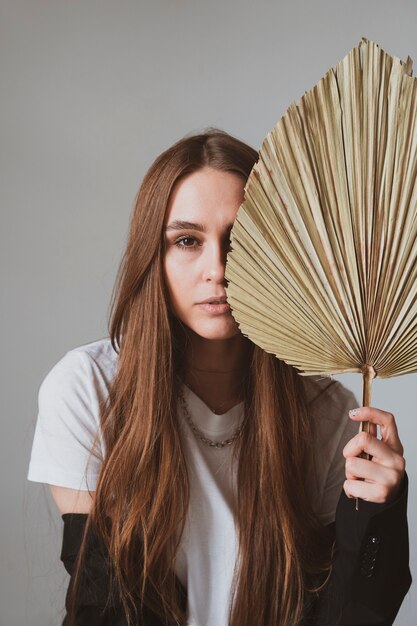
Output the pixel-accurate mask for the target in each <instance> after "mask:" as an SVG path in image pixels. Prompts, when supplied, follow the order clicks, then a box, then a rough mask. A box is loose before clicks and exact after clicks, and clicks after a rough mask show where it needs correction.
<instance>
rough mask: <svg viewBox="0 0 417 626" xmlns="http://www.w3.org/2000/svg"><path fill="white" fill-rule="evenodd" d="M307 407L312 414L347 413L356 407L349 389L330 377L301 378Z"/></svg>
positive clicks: (356, 403)
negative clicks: (332, 410)
mask: <svg viewBox="0 0 417 626" xmlns="http://www.w3.org/2000/svg"><path fill="white" fill-rule="evenodd" d="M302 378H303V383H304V390H305V394H306V399H307V405H308V407H309V409H310V410H311V411H312V412H313V413H323V412H326V413H327V412H328V410H329V409H334V410H337V411H345V410H346V411H348V410H349V409H351V408H355V407H357V406H358V401H357V399H356V397H355V395H354V394H353V392H352V391H350V389H348V388H347V387H345V386H344V385H342V383H340V382H339V381H338V380H335V379H334V378H332V377H331V376H303V377H302Z"/></svg>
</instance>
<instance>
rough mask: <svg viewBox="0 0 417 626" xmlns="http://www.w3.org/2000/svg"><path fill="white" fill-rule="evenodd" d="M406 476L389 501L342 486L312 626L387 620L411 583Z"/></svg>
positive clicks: (376, 624) (385, 624)
mask: <svg viewBox="0 0 417 626" xmlns="http://www.w3.org/2000/svg"><path fill="white" fill-rule="evenodd" d="M407 494H408V478H407V474H405V476H404V480H403V484H402V489H401V492H400V495H399V496H398V498H397V499H396V500H395V501H394V502H391V503H389V504H375V503H373V502H366V501H364V500H359V510H358V511H356V508H355V504H356V501H355V499H350V498H348V497H347V496H346V495H345V493H344V492H342V494H341V496H340V499H339V502H338V506H337V510H336V519H335V522H334V523H333V525H332V528H329V530H330V532H332V531H333V533H334V536H335V538H336V553H335V556H334V560H333V570H332V573H331V576H330V579H329V582H328V583H327V585H326V587H325V588H324V589H323V590H322V591H321V593H320V596H319V598H318V602H317V604H316V611H315V619H314V624H315V626H391V624H393V622H394V619H395V617H396V615H397V613H398V610H399V608H400V606H401V603H402V601H403V598H404V596H405V595H406V593H407V591H408V589H409V588H410V585H411V574H410V569H409V545H408V525H407Z"/></svg>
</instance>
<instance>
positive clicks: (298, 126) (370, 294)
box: [226, 39, 417, 429]
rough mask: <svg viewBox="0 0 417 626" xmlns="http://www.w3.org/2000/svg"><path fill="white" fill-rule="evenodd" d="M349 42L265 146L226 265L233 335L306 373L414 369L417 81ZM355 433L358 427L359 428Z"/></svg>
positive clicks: (365, 46) (372, 48)
mask: <svg viewBox="0 0 417 626" xmlns="http://www.w3.org/2000/svg"><path fill="white" fill-rule="evenodd" d="M411 66H412V62H411V60H410V59H408V60H407V62H406V63H404V62H402V61H401V60H400V59H398V58H394V57H391V56H389V55H388V54H386V53H385V52H384V51H383V50H382V49H381V48H380V47H379V46H378V45H376V44H375V43H372V42H370V41H367V40H366V39H363V40H362V41H361V42H360V44H359V45H358V46H357V47H356V48H354V49H353V50H351V51H350V52H349V54H348V55H347V56H346V57H345V58H344V59H343V60H342V61H341V62H340V63H339V64H338V65H337V66H336V67H335V68H334V69H331V70H330V71H329V72H327V74H326V75H325V76H324V77H323V78H322V79H321V80H320V81H319V83H318V84H317V85H316V86H315V87H313V89H311V90H310V91H308V92H306V93H305V94H304V96H303V97H302V98H301V100H300V102H299V103H298V104H292V105H291V106H290V107H289V109H288V110H287V112H286V113H285V115H284V116H283V117H282V118H281V120H280V121H279V122H278V123H277V125H276V126H275V127H274V128H273V129H272V131H271V132H270V133H269V134H268V135H267V137H266V138H265V140H264V141H263V144H262V147H261V150H260V154H259V160H258V162H257V163H256V165H255V166H254V167H253V169H252V172H251V174H250V176H249V178H248V181H247V183H246V187H245V198H244V201H243V204H242V205H241V207H240V208H239V211H238V214H237V218H236V221H235V223H234V226H233V229H232V235H231V246H232V248H231V251H230V253H229V255H228V259H227V265H226V279H227V280H228V281H229V284H228V287H227V298H228V302H229V303H230V305H231V308H232V313H233V316H234V317H235V319H236V320H237V322H238V324H239V326H240V329H241V331H242V332H243V334H245V335H247V336H248V337H249V338H250V339H251V340H252V341H253V342H254V343H256V344H257V345H259V346H261V347H262V348H263V349H264V350H266V351H267V352H270V353H273V354H275V355H276V356H277V357H279V358H280V359H282V360H284V361H286V362H287V363H289V364H291V365H293V366H294V367H296V368H298V369H299V370H300V371H301V372H302V373H303V374H305V375H309V374H325V375H330V374H335V373H341V372H360V373H362V375H363V379H364V385H363V390H364V393H363V405H364V406H367V405H369V403H370V389H371V382H372V379H373V378H374V377H381V378H383V377H390V376H398V375H401V374H406V373H408V372H415V371H417V183H416V179H417V126H416V121H417V81H416V79H414V78H412V77H411ZM362 427H363V428H364V429H367V428H368V424H367V423H363V425H362Z"/></svg>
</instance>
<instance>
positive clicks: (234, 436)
mask: <svg viewBox="0 0 417 626" xmlns="http://www.w3.org/2000/svg"><path fill="white" fill-rule="evenodd" d="M178 395H179V398H180V401H181V404H182V408H183V412H184V416H185V419H186V420H187V422H188V424H189V426H190V428H191V430H192V431H193V434H194V436H195V437H196V439H198V440H199V441H201V442H202V443H204V444H206V446H210V447H211V448H225V447H226V446H231V445H232V443H233V442H234V441H236V439H237V438H238V437H239V435H240V434H241V432H242V430H243V424H244V421H243V422H242V423H241V425H240V426H239V427H238V428H236V430H235V431H234V432H233V434H232V435H231V436H230V437H228V439H223V441H213V439H209V438H208V437H206V436H205V435H204V433H203V432H202V431H201V430H200V429H199V428H197V426H196V425H195V424H194V422H193V420H192V417H191V414H190V410H189V408H188V405H187V401H186V399H185V397H184V393H183V391H182V389H181V387H180V388H179V394H178Z"/></svg>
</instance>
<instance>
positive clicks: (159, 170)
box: [29, 130, 410, 626]
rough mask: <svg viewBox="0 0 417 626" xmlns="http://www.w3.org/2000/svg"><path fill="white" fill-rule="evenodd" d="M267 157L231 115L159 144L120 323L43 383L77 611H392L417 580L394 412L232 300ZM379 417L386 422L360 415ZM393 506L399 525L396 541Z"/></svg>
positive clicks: (118, 311) (41, 477)
mask: <svg viewBox="0 0 417 626" xmlns="http://www.w3.org/2000/svg"><path fill="white" fill-rule="evenodd" d="M256 160H257V153H256V152H255V151H254V150H253V149H251V148H250V147H248V146H247V145H245V144H244V143H242V142H240V141H239V140H237V139H235V138H233V137H231V136H229V135H228V134H226V133H223V132H221V131H216V130H210V131H208V132H206V133H203V134H201V135H196V136H193V137H188V138H185V139H183V140H181V141H179V142H177V143H176V144H175V145H174V146H172V147H171V148H169V149H168V150H166V151H165V152H164V153H163V154H162V155H160V156H159V157H158V158H157V159H156V161H155V162H154V163H153V165H152V166H151V168H150V170H149V171H148V173H147V174H146V176H145V178H144V181H143V183H142V186H141V188H140V190H139V193H138V196H137V200H136V206H135V209H134V213H133V216H132V222H131V228H130V235H129V240H128V244H127V249H126V253H125V256H124V260H123V263H122V266H121V270H120V274H119V277H118V281H117V289H116V291H115V294H114V300H113V308H112V316H111V327H110V337H111V342H110V340H107V339H105V340H101V341H98V342H94V343H92V344H89V345H87V346H82V347H81V348H78V349H76V350H72V351H70V352H69V353H68V354H67V355H66V356H65V357H64V358H63V359H62V360H61V361H60V362H59V363H58V364H57V365H56V366H55V368H54V369H53V370H52V371H51V372H50V374H49V375H48V377H47V378H46V379H45V381H44V383H43V384H42V387H41V390H40V394H39V419H38V425H37V430H36V435H35V441H34V447H33V452H32V460H31V467H30V471H29V478H30V479H32V480H38V481H42V482H46V483H48V484H50V485H51V489H52V494H53V496H54V498H55V501H56V503H57V506H58V508H59V510H60V511H61V513H62V514H63V519H64V543H63V550H62V555H61V558H62V560H63V561H64V564H65V566H66V568H67V569H68V571H69V572H70V574H71V576H72V577H71V584H70V588H69V592H68V596H67V608H68V612H69V614H68V616H67V617H66V619H65V624H76V625H77V626H79V625H81V624H89V626H93V625H95V624H101V625H104V624H106V625H110V624H111V625H112V626H115V625H122V624H127V623H130V624H145V625H146V626H149V625H152V626H154V625H157V624H169V625H171V624H189V625H190V626H191V625H194V626H197V625H198V626H202V625H208V626H222V625H226V624H230V625H231V626H254V625H259V626H272V625H274V626H275V625H276V624H281V625H285V626H287V625H288V626H293V625H296V624H301V623H303V624H307V623H310V624H331V625H332V626H334V625H335V624H337V623H340V624H348V623H349V624H355V623H358V624H359V623H360V624H364V623H368V621H367V620H369V624H371V623H372V624H380V625H382V624H388V623H392V620H393V619H394V617H395V614H396V613H397V611H398V608H399V606H400V604H401V601H402V598H403V596H404V595H405V593H406V591H407V589H408V587H409V584H410V575H409V570H408V554H407V550H408V544H407V541H408V536H407V526H406V518H405V506H406V487H407V485H406V476H405V472H404V467H405V463H404V459H403V448H402V445H401V443H400V440H399V438H398V434H397V429H396V426H395V420H394V418H393V417H392V416H391V415H390V414H388V413H386V412H384V411H381V410H378V409H372V408H366V409H362V410H360V411H354V412H353V413H351V415H350V418H351V419H349V417H348V410H349V409H354V408H355V406H356V401H355V399H354V398H353V396H352V395H351V394H350V393H349V392H348V391H347V390H346V389H344V388H343V387H342V385H340V384H339V383H337V382H335V381H332V380H330V379H319V378H317V377H315V378H308V379H303V378H302V377H300V376H299V375H298V374H297V372H296V371H295V370H294V369H293V368H291V367H290V366H287V365H286V364H285V363H283V362H280V361H279V360H278V359H276V358H275V357H274V356H272V355H270V354H267V353H265V352H264V351H263V350H261V349H260V348H258V347H256V346H255V345H253V344H252V343H251V342H250V341H249V340H248V339H247V338H246V337H244V336H243V335H242V334H241V333H240V331H239V328H238V326H237V324H236V322H235V321H234V319H233V317H232V314H231V311H230V308H229V306H228V304H227V302H226V292H225V286H226V282H225V278H224V271H225V261H226V255H227V252H228V250H229V245H230V240H229V235H230V230H231V227H232V224H233V221H234V219H235V216H236V213H237V210H238V207H239V205H240V204H241V202H242V200H243V194H244V185H245V181H246V179H247V177H248V175H249V172H250V170H251V168H252V166H253V165H254V163H255V162H256ZM360 420H369V421H371V423H372V424H374V425H375V426H374V428H375V429H376V425H377V424H379V425H380V427H381V433H382V440H378V439H377V438H376V437H375V436H371V435H366V434H364V433H362V434H360V435H358V434H356V433H357V428H358V422H359V421H360ZM99 426H100V428H99ZM374 434H375V431H374ZM363 450H365V451H366V452H369V453H370V454H372V455H373V460H372V461H367V460H364V459H361V458H358V455H359V454H360V453H361V452H362V451H363ZM345 463H346V468H345ZM345 472H346V476H345ZM342 487H343V489H344V493H343V494H342V496H340V493H341V491H342ZM339 496H340V500H339ZM356 497H360V498H362V499H363V500H364V501H361V502H360V506H359V511H357V512H355V507H354V500H349V498H356ZM338 500H339V505H338V510H337V514H336V524H334V523H333V522H334V518H335V513H336V505H337V503H338ZM367 501H368V502H367ZM374 503H375V504H374ZM387 519H388V521H387ZM375 520H377V522H378V523H379V527H378V528H379V531H378V532H380V534H381V533H382V534H383V533H384V532H389V533H393V537H396V539H393V538H391V542H392V547H393V551H392V554H391V552H390V553H389V554H388V552H386V551H384V550H385V543H389V542H384V541H383V540H381V536H380V535H378V536H377V535H375V536H373V535H372V532H373V524H374V523H375ZM352 529H353V536H352V537H351V536H350V534H352ZM349 533H350V534H349ZM370 533H371V534H370ZM394 533H395V534H394ZM335 536H336V545H335V546H334V545H333V544H334V538H335ZM368 537H373V538H374V539H375V537H377V539H376V540H375V541H371V542H370V546H371V548H372V550H373V551H372V550H371V552H369V550H368V552H369V554H370V556H369V555H368V553H367V552H366V545H367V544H366V541H367V538H368ZM364 542H365V543H364ZM379 543H381V546H379ZM365 544H366V545H365ZM364 546H365V547H364ZM379 547H380V548H381V550H380V552H381V558H380V559H379V563H377V556H376V555H377V552H378V550H379ZM375 548H376V551H375ZM367 555H368V556H367ZM365 557H366V558H367V559H368V561H369V563H368V561H366V558H365ZM368 557H369V558H368ZM360 559H362V561H363V560H364V559H365V561H366V562H365V561H364V563H362V565H361V567H362V570H363V572H365V574H363V576H364V580H363V581H362V584H361V586H360V588H359V590H356V591H355V589H354V585H353V584H352V580H353V575H355V576H356V574H357V568H358V567H359V566H358V563H359V561H360ZM377 566H378V567H377ZM374 570H375V572H376V574H378V576H379V572H382V573H383V574H384V573H385V572H387V571H389V573H390V576H392V575H394V576H395V577H396V580H397V581H398V586H397V589H395V590H390V592H389V593H386V588H387V589H388V587H387V585H386V582H385V580H386V578H384V576H382V578H381V576H379V578H378V581H377V585H376V591H377V593H378V595H381V593H382V597H383V599H382V600H379V599H378V600H377V601H375V598H373V599H372V600H371V601H370V602H369V603H368V601H367V600H366V599H365V600H363V598H362V596H361V590H362V589H366V588H367V585H368V587H369V586H370V585H371V586H372V585H373V584H374V582H375V580H377V577H376V576H375V577H374V576H373V571H374ZM369 572H370V575H369V576H368V574H369ZM380 578H381V580H379V579H380ZM384 585H385V586H384ZM368 591H369V593H368V595H369V594H370V596H371V597H372V588H370V587H369V589H368ZM382 605H383V608H382V609H381V611H380V610H379V607H380V606H382ZM370 615H372V616H373V617H372V619H373V621H370ZM349 620H350V621H349ZM353 620H356V621H353ZM378 620H379V621H378ZM390 620H391V621H390Z"/></svg>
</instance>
